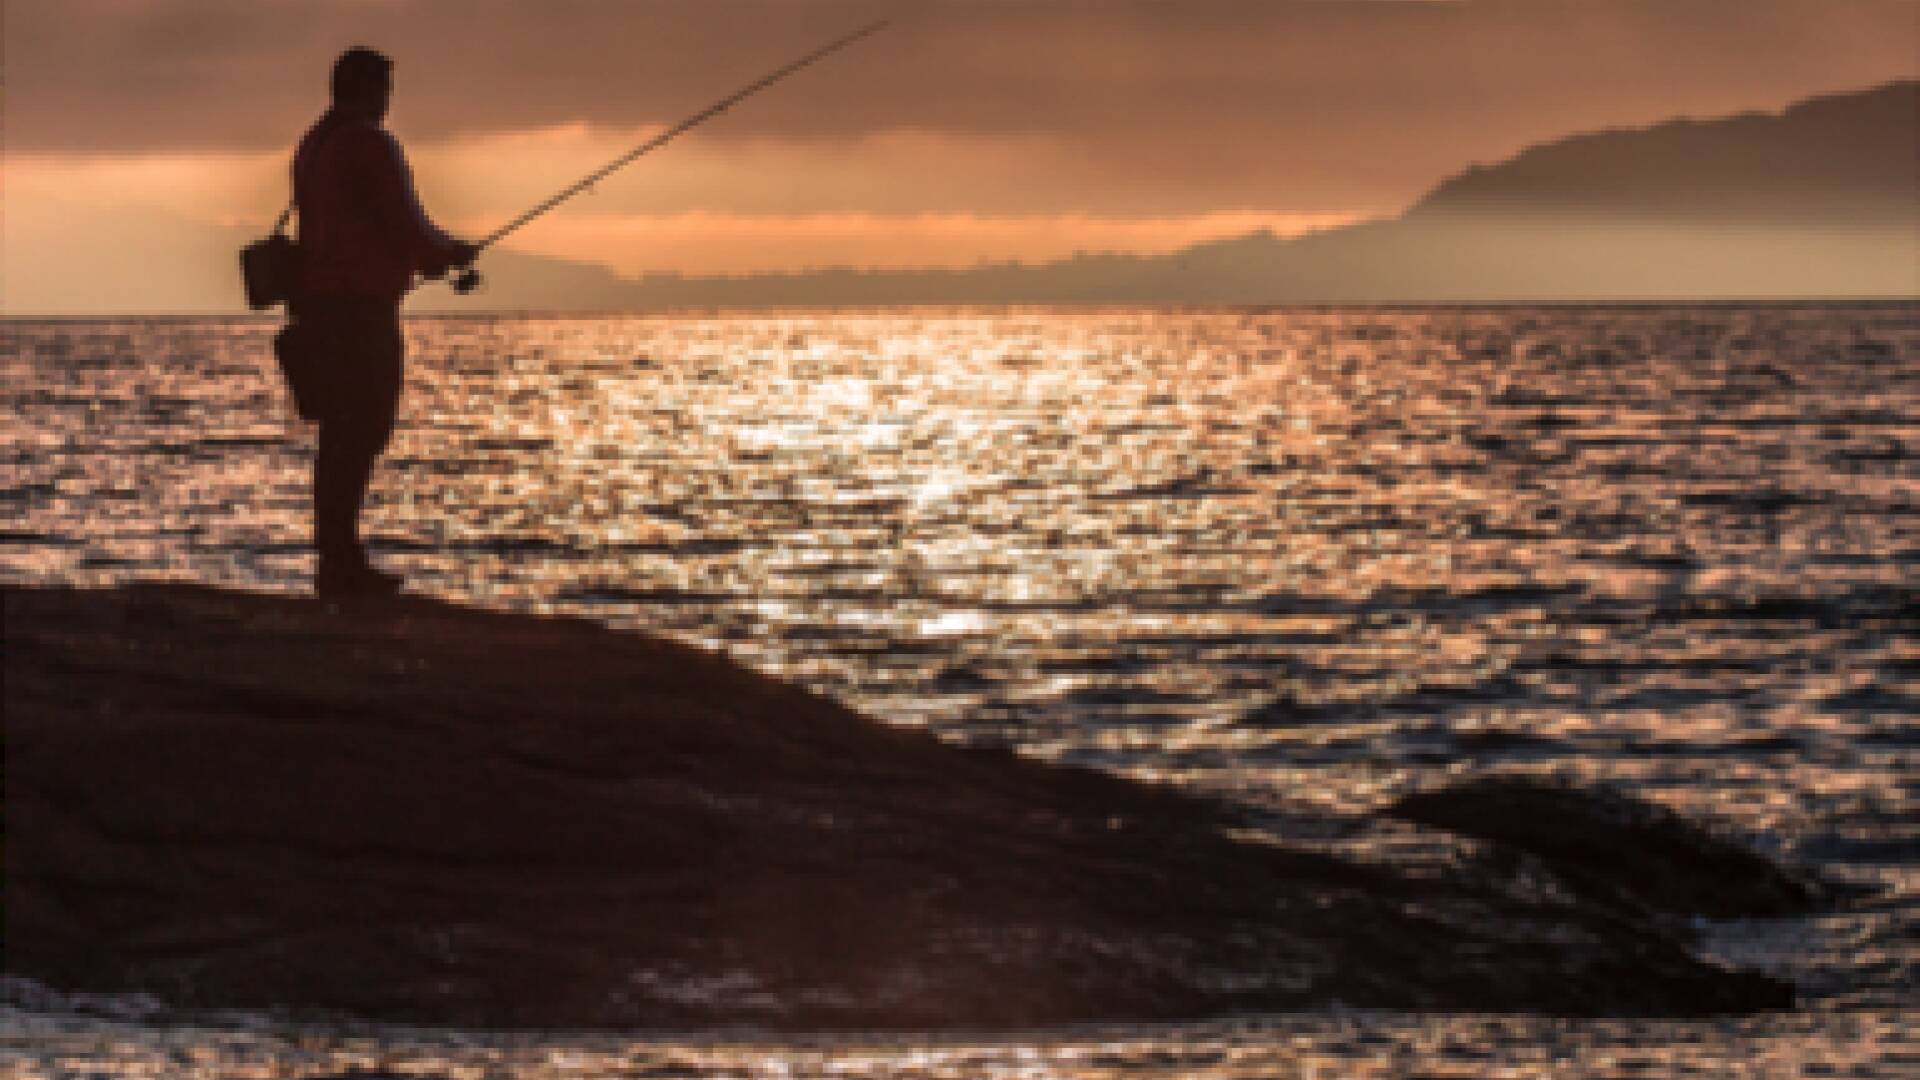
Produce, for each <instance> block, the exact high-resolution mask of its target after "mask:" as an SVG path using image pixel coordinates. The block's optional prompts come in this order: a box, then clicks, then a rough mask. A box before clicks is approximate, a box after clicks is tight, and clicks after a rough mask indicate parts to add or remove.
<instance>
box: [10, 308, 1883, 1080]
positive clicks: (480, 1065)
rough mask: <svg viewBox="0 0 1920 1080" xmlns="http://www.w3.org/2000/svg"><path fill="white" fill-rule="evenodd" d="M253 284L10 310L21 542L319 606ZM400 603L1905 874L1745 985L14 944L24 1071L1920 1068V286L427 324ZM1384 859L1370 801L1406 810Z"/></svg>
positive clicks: (136, 577) (1355, 830)
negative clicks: (1274, 988) (1468, 989)
mask: <svg viewBox="0 0 1920 1080" xmlns="http://www.w3.org/2000/svg"><path fill="white" fill-rule="evenodd" d="M275 328H276V327H275V324H274V323H273V322H272V321H270V320H261V319H256V318H235V319H120V320H88V321H22V320H10V321H6V322H0V400H3V401H4V413H3V414H0V415H4V417H5V422H4V425H0V463H3V465H0V581H3V582H6V583H11V584H27V583H33V584H48V583H59V584H67V585H85V586H106V585H111V584H113V583H117V582H127V581H151V580H156V579H165V580H182V581H193V582H201V583H210V584H215V585H219V586H223V587H230V588H235V589H247V590H257V591H265V592H276V593H300V592H303V591H305V590H307V589H308V588H309V586H310V580H311V575H312V570H313V559H312V556H311V553H310V550H309V546H308V526H307V523H306V522H307V517H306V515H307V508H308V489H307V481H308V470H309V468H310V463H311V459H312V455H313V447H314V441H313V435H312V431H311V429H310V428H309V427H307V426H305V425H303V424H301V423H300V422H299V421H298V420H297V419H296V418H295V417H294V416H293V413H292V409H291V406H290V404H289V401H288V398H287V395H286V393H285V390H284V388H283V387H282V385H281V384H280V382H279V379H278V376H277V374H276V370H275V368H274V366H273V361H272V358H271V354H270V349H269V342H270V339H271V336H272V334H273V332H274V330H275ZM406 335H407V339H408V350H409V357H410V359H409V367H408V381H407V389H406V395H405V401H404V404H403V413H402V417H401V421H400V427H399V430H398V432H397V434H396V436H395V438H394V441H393V445H392V447H391V449H390V452H389V456H388V457H387V458H386V460H385V462H384V463H383V465H382V466H381V470H380V472H379V474H378V477H377V480H376V487H375V491H374V493H373V495H372V498H371V501H370V504H369V507H368V512H367V516H366V525H367V532H368V535H369V538H370V542H371V546H372V548H373V551H374V555H375V557H376V559H377V560H378V561H379V562H381V563H382V564H383V565H386V566H388V567H390V568H393V569H395V570H398V571H400V572H402V573H404V574H405V575H406V578H407V580H408V582H409V587H410V588H411V589H413V590H414V591H417V592H421V593H426V594H430V595H433V596H437V597H444V598H448V599H453V600H458V601H461V602H464V603H470V604H474V605H479V606H483V607H488V608H499V609H509V610H514V611H522V612H565V613H571V614H576V615H585V616H588V617H591V618H593V619H597V620H600V621H602V622H604V623H606V624H609V625H612V626H616V627H629V628H634V629H639V630H646V631H649V632H655V633H663V634H669V635H672V636H674V637H676V638H679V639H682V640H685V641H690V642H695V643H699V644H702V645H706V646H710V647H712V648H716V649H720V650H724V651H725V652H726V653H727V654H729V655H731V656H733V657H735V658H736V659H738V660H740V661H741V662H743V663H745V664H748V665H751V666H753V667H755V668H758V669H762V670H765V671H768V672H772V673H775V674H778V675H779V676H781V677H784V678H787V679H790V680H792V681H795V682H798V683H800V684H803V685H805V686H808V687H811V688H813V689H815V690H817V691H819V692H821V693H824V694H828V695H831V696H833V697H835V698H838V699H841V700H843V701H846V702H848V703H850V704H852V705H854V706H856V707H858V708H860V709H862V710H864V711H865V712H867V713H869V714H870V715H873V716H875V717H878V718H881V719H883V720H885V721H887V722H889V723H894V724H899V725H904V726H908V727H914V728H923V729H927V730H930V731H932V732H934V733H936V734H937V735H938V736H940V737H941V738H944V739H948V740H952V741H954V742H957V743H968V744H976V743H993V744H997V745H1003V746H1012V747H1015V748H1017V749H1019V750H1020V751H1021V752H1024V753H1028V754H1032V755H1035V756H1038V757H1043V758H1048V759H1056V760H1062V761H1069V762H1075V763H1080V764H1086V765H1091V766H1094V767H1098V768H1102V769H1108V770H1112V771H1114V772H1117V773H1123V774H1128V775H1134V776H1142V777H1151V778H1155V779H1159V780H1162V781H1167V782H1172V783H1176V784H1179V785H1182V786H1185V787H1187V788H1189V789H1191V790H1194V791H1197V792H1201V793H1204V794H1206V795H1208V796H1209V797H1213V798H1218V799H1221V800H1227V801H1231V802H1234V803H1236V804H1239V805H1241V806H1243V807H1244V808H1245V809H1246V811H1247V812H1248V814H1249V815H1250V816H1251V817H1252V818H1254V819H1255V820H1257V821H1259V822H1261V823H1263V824H1262V827H1264V828H1267V829H1270V830H1271V831H1272V832H1273V833H1274V834H1275V835H1277V836H1278V837H1280V838H1281V839H1282V840H1284V841H1288V842H1298V843H1303V844H1315V843H1319V844H1325V843H1327V842H1329V838H1330V837H1331V838H1337V839H1338V840H1339V842H1341V843H1344V844H1346V845H1348V846H1349V847H1353V846H1358V847H1361V848H1364V847H1366V846H1367V845H1368V844H1370V843H1373V842H1374V840H1373V839H1372V837H1373V835H1374V834H1373V833H1371V832H1370V831H1369V830H1370V829H1371V828H1372V826H1371V825H1370V819H1369V817H1368V815H1369V813H1370V812H1371V811H1372V810H1374V809H1376V808H1378V807H1379V806H1380V805H1381V804H1382V803H1384V802H1385V801H1387V800H1390V799H1392V798H1394V797H1395V796H1396V795H1399V794H1402V793H1405V792H1408V791H1411V790H1414V789H1417V788H1421V787H1424V786H1428V785H1432V784H1436V783H1440V782H1443V781H1446V780H1449V779H1455V778H1461V777H1478V776H1487V775H1507V774H1524V775H1534V776H1552V777H1558V778H1563V779H1567V780H1571V781H1574V782H1577V783H1581V784H1585V785H1591V786H1597V787H1606V788H1611V789H1613V790H1618V791H1623V792H1626V793H1629V794H1632V795H1635V796H1638V797H1641V798H1644V799H1648V800H1651V801H1653V802H1656V803H1660V804H1663V805H1666V806H1669V807H1672V808H1673V809H1675V810H1677V811H1679V812H1681V813H1683V814H1687V815H1690V816H1693V817H1696V818H1698V819H1701V820H1703V821H1708V822H1711V823H1713V824H1714V826H1715V827H1717V828H1720V829H1722V830H1724V831H1725V832H1726V833H1727V834H1728V835H1731V836H1733V837H1735V838H1737V839H1738V840H1740V841H1741V842H1743V843H1747V844H1750V845H1751V846H1753V847H1755V848H1757V849H1759V850H1762V851H1764V852H1767V853H1769V854H1771V855H1774V856H1777V857H1779V858H1781V859H1784V860H1787V861H1789V862H1791V863H1796V864H1799V865H1803V866H1809V867H1813V868H1817V869H1818V870H1820V871H1821V872H1823V873H1826V874H1827V875H1829V876H1831V877H1833V878H1835V879H1837V880H1841V881H1846V882H1851V883H1854V884H1858V885H1862V886H1866V887H1870V889H1871V891H1870V893H1869V894H1868V895H1865V896H1864V897H1862V898H1861V899H1858V900H1856V901H1854V902H1852V903H1851V904H1849V905H1847V906H1846V907H1844V908H1843V909H1841V910H1838V911H1836V912H1833V913H1830V914H1825V915H1821V916H1817V917H1808V918H1793V919H1773V920H1745V921H1736V922H1726V923H1703V924H1702V926H1701V931H1702V946H1701V948H1702V950H1703V951H1704V952H1706V953H1707V954H1709V955H1711V956H1714V957H1716V958H1718V959H1722V960H1724V961H1726V962H1729V963H1737V964H1741V965H1745V966H1748V967H1753V968H1759V969H1764V970H1767V971H1770V972H1773V973H1775V974H1778V975H1780V976H1781V977H1784V978H1787V979H1790V980H1792V981H1793V982H1794V983H1795V984H1796V985H1797V986H1798V988H1799V993H1800V999H1801V1002H1800V1006H1799V1007H1798V1008H1797V1009H1796V1010H1794V1011H1792V1012H1788V1013H1780V1014H1774V1015H1763V1016H1756V1017H1750V1018H1741V1019H1723V1020H1705V1021H1700V1020H1690V1021H1649V1020H1631V1021H1629V1020H1580V1021H1575V1020H1564V1019H1553V1018H1543V1017H1531V1016H1494V1015H1446V1014H1438V1015H1436V1014H1399V1013H1380V1012H1368V1011H1361V1010H1352V1009H1345V1008H1340V1007H1338V1006H1329V1007H1328V1008H1327V1009H1324V1010H1317V1011H1308V1012H1302V1013H1287V1014H1279V1015H1250V1016H1231V1017H1221V1018H1217V1019H1214V1020H1211V1021H1207V1022H1202V1023H1191V1024H1151V1025H1147V1024H1134V1023H1125V1022H1119V1021H1116V1022H1114V1023H1110V1024H1104V1025H1094V1026H1085V1027H1065V1028H1050V1029H1043V1030H1023V1031H972V1032H927V1033H872V1032H859V1031H830V1032H818V1033H809V1034H806V1035H795V1034H791V1033H788V1034H776V1033H769V1032H764V1031H756V1030H754V1029H752V1028H750V1027H742V1028H739V1029H725V1030H699V1031H677V1030H668V1031H655V1030H647V1031H634V1032H625V1033H605V1032H601V1033H581V1032H567V1031H451V1030H437V1029H419V1028H403V1027H394V1026H390V1025H382V1024H378V1023H373V1022H367V1021H362V1020H351V1019H346V1018H342V1019H340V1020H338V1021H337V1022H323V1021H317V1020H313V1019H311V1018H307V1019H299V1020H296V1019H292V1018H291V1017H290V1016H288V1015H282V1014H278V1013H232V1014H224V1013H223V1014H196V1015H191V1016H188V1015H181V1014H176V1013H173V1012H171V1011H169V1009H168V1007H167V1005H166V1003H165V1002H163V1001H156V1000H153V999H149V998H144V997H139V996H121V997H113V996H99V995H88V994H77V993H68V992H64V991H63V990H62V989H61V988H58V987H46V986H40V985H38V984H35V983H32V982H31V981H28V980H24V979H20V978H17V977H0V1077H3V1078H8V1080H12V1078H20V1080H25V1078H52V1077H62V1078H65V1077H99V1078H116V1080H118V1078H134V1077H141V1078H145V1077H220V1078H227V1077H257V1078H292V1077H312V1076H321V1075H331V1074H337V1073H340V1072H342V1071H346V1070H351V1069H356V1068H357V1069H369V1070H370V1069H382V1070H386V1071H388V1072H390V1073H393V1074H396V1075H404V1076H417V1077H460V1078H463V1080H478V1078H483V1077H484V1078H492V1077H535V1078H559V1077H756V1078H758V1077H767V1078H774V1077H778V1078H796V1077H835V1078H870V1077H871V1078H877V1077H907V1078H934V1077H940V1078H948V1077H956V1078H958V1077H964V1078H973V1077H983V1078H1009V1080H1010V1078H1022V1080H1041V1078H1048V1080H1051V1078H1073V1080H1108V1078H1113V1080H1121V1078H1126V1080H1134V1078H1147V1077H1154V1078H1174V1077H1179V1078H1189V1077H1191V1078H1199V1080H1227V1078H1253V1077H1261V1078H1266V1077H1295V1076H1299V1077H1375V1076H1377V1077H1402V1076H1425V1077H1548V1076H1552V1077H1558V1076H1704V1077H1723V1076H1737V1077H1748V1076H1753V1077H1759V1076H1766V1077H1772V1076H1796V1077H1797V1076H1835V1077H1869V1076H1871V1077H1916V1076H1920V304H1912V303H1886V304H1871V305H1839V304H1798V305H1785V304H1783V305H1708V306H1616V307H1594V306H1556V307H1484V308H1466V307H1446V308H1365V309H1362V308H1311V309H1308V308H1273V309H1264V308H1263V309H1248V308H1232V309H1219V308H1208V309H1186V308H1156V307H1113V308H977V309H975V308H953V309H931V308H893V309H849V310H831V311H800V310H795V311H744V312H673V313H661V314H648V315H633V316H619V317H558V316H554V317H544V316H504V315H503V316H484V317H478V316H460V317H428V316H421V317H411V318H409V319H408V321H407V323H406ZM1380 842H1381V843H1385V842H1386V841H1385V840H1381V841H1380Z"/></svg>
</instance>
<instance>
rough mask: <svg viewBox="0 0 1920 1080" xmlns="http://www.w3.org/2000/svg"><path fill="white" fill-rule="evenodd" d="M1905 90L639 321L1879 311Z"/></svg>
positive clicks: (1908, 186) (1904, 278)
mask: <svg viewBox="0 0 1920 1080" xmlns="http://www.w3.org/2000/svg"><path fill="white" fill-rule="evenodd" d="M1917 208H1920V82H1911V81H1908V82H1899V83H1892V84H1888V85H1886V86H1882V87H1879V88H1877V89H1872V90H1865V91H1860V92H1856V93H1847V94H1836V95H1831V96H1827V97H1819V98H1813V99H1810V100H1807V101H1804V102H1801V103H1799V104H1797V105H1794V106H1792V107H1791V108H1788V109H1787V110H1785V111H1784V112H1781V113H1778V114H1761V113H1747V114H1742V115H1738V116H1732V117H1726V118H1722V119H1715V120H1675V121H1672V122H1668V123H1663V124H1659V125H1656V126H1654V127H1650V128H1645V129H1639V130H1630V131H1607V132H1600V133H1596V134H1586V135H1575V136H1572V137H1569V138H1565V139H1560V140H1556V141H1554V142H1551V143H1546V144H1543V145H1540V146H1536V147H1533V148H1531V149H1528V150H1526V151H1523V152H1522V153H1520V154H1518V155H1516V156H1515V157H1513V158H1511V159H1509V160H1507V161H1505V162H1502V163H1500V164H1497V165H1492V166H1485V167H1482V166H1475V167H1472V168H1469V169H1467V170H1465V171H1463V172H1461V173H1459V174H1457V175H1455V176H1453V177H1450V178H1448V179H1447V180H1445V181H1443V182H1441V183H1440V184H1439V185H1438V186H1436V187H1435V188H1434V189H1433V190H1432V191H1431V192H1430V193H1428V194H1427V195H1426V196H1425V197H1424V198H1422V199H1421V200H1420V201H1419V202H1417V203H1416V204H1415V205H1414V206H1413V207H1412V208H1410V209H1409V210H1408V211H1407V212H1405V213H1404V214H1402V215H1400V216H1399V217H1397V218H1392V219H1383V220H1376V221H1369V222H1363V223H1360V224H1356V225H1351V226H1347V227H1345V228H1340V229H1334V230H1330V231H1327V232H1323V233H1315V234H1311V235H1308V236H1303V237H1298V238H1294V239H1280V238H1278V237H1275V236H1273V235H1271V234H1269V233H1264V232H1261V233H1254V234H1251V235H1248V236H1242V237H1236V238H1232V239H1227V240H1221V241H1216V242H1213V243H1207V244H1201V245H1197V246H1195V247H1191V248H1187V249H1185V250H1182V251H1180V252H1176V253H1174V254H1171V255H1167V256H1157V257H1135V256H1125V255H1092V256H1082V257H1078V258H1075V259H1072V260H1068V261H1064V262H1057V263H1050V264H1046V265H1040V266H1021V265H1018V264H1007V265H1001V266H990V267H981V268H976V269H969V270H923V271H905V272H900V271H893V272H860V271H855V270H846V269H833V270H824V271H818V272H810V273H802V274H765V275H754V276H747V277H736V278H683V277H678V276H675V275H656V276H651V277H648V278H645V279H642V280H641V281H639V282H638V283H637V284H636V289H635V291H634V301H635V302H637V303H640V304H821V303H912V302H929V303H942V302H948V303H1020V302H1064V303H1074V302H1122V303H1125V302H1139V303H1154V302H1172V303H1319V302H1343V301H1344V302H1418V301H1428V300H1431V301H1472V300H1588V299H1692V298H1776V297H1825V296H1849V297H1855V296H1858V297H1878V296H1910V295H1914V294H1916V293H1920V209H1917Z"/></svg>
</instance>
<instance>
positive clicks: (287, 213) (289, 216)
mask: <svg viewBox="0 0 1920 1080" xmlns="http://www.w3.org/2000/svg"><path fill="white" fill-rule="evenodd" d="M338 126H339V125H338V124H332V125H329V126H328V127H327V129H326V130H325V131H322V132H320V134H319V136H318V137H317V138H316V141H315V142H314V144H313V149H314V152H315V153H318V152H319V150H320V148H321V147H323V146H325V145H327V141H328V140H329V139H331V138H333V129H334V128H336V127H338ZM299 160H300V157H299V153H298V152H297V151H296V152H295V154H294V169H293V170H291V171H294V172H298V171H299ZM297 205H298V203H297V202H296V201H295V199H294V197H293V196H291V195H289V196H288V197H287V208H286V209H285V210H282V211H280V218H279V220H277V221H275V222H274V223H273V235H275V236H279V235H280V234H281V233H284V232H286V231H287V222H289V221H292V220H293V211H294V208H295V207H296V206H297Z"/></svg>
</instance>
